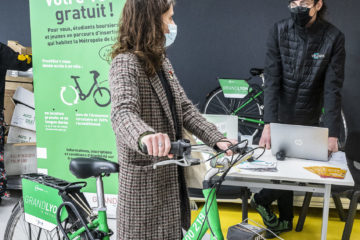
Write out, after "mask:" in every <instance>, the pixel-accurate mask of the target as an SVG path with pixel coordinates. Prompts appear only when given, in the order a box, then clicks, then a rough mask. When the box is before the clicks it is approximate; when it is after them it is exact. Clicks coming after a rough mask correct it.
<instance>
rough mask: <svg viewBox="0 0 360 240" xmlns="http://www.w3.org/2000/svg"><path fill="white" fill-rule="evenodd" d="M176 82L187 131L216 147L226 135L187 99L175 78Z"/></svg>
mask: <svg viewBox="0 0 360 240" xmlns="http://www.w3.org/2000/svg"><path fill="white" fill-rule="evenodd" d="M175 82H176V84H177V88H178V90H179V94H180V98H181V108H182V114H183V126H184V128H185V129H186V130H188V131H189V132H191V133H192V134H194V135H195V136H196V137H198V138H199V139H200V140H201V141H203V142H204V143H205V144H206V145H208V146H211V147H214V146H215V144H216V143H217V142H218V141H219V140H221V139H224V138H225V137H224V135H223V134H222V133H221V132H219V131H218V130H217V128H216V126H215V125H214V124H212V123H210V122H208V121H207V120H206V119H205V118H204V117H203V116H202V115H201V113H200V112H199V110H198V109H197V108H196V107H195V106H194V104H193V103H192V102H191V101H190V99H189V98H188V97H187V95H186V93H185V91H184V89H183V88H182V86H181V85H180V83H179V81H178V80H177V78H176V77H175Z"/></svg>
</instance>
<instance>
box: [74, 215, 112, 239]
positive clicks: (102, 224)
mask: <svg viewBox="0 0 360 240" xmlns="http://www.w3.org/2000/svg"><path fill="white" fill-rule="evenodd" d="M87 227H88V228H89V229H90V230H95V229H98V230H99V231H101V232H103V233H105V234H108V233H110V231H109V227H108V224H107V216H106V211H99V212H98V217H97V218H96V219H95V220H93V221H92V222H91V223H89V224H88V225H87ZM84 232H86V228H85V227H81V228H79V229H78V230H77V231H75V232H74V233H72V234H70V235H68V238H69V239H70V240H73V239H76V238H77V237H79V236H80V235H81V234H83V233H84ZM102 239H103V240H110V237H109V236H106V237H103V238H102Z"/></svg>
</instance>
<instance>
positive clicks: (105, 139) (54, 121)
mask: <svg viewBox="0 0 360 240" xmlns="http://www.w3.org/2000/svg"><path fill="white" fill-rule="evenodd" d="M124 4H125V0H116V1H115V0H30V18H31V39H32V47H33V59H34V62H33V65H34V68H33V70H34V89H35V110H36V135H37V147H38V149H37V150H38V151H37V155H38V168H39V172H41V173H46V174H48V175H51V176H54V177H57V178H61V179H66V180H68V181H75V180H76V179H75V177H74V176H73V175H72V174H71V173H70V172H69V162H70V159H71V158H75V157H90V156H97V157H103V158H105V159H108V160H111V161H115V162H116V161H117V153H116V145H115V135H114V133H113V130H112V127H111V121H110V91H109V82H108V71H109V68H110V60H109V53H110V51H111V47H112V45H113V44H114V42H115V41H116V37H117V31H118V21H119V17H120V14H121V12H122V8H123V6H124ZM88 181H89V184H88V187H86V188H85V189H84V191H86V192H90V193H94V192H95V181H94V179H90V180H88ZM104 185H105V191H106V193H107V194H117V176H116V175H114V176H111V177H109V178H105V179H104Z"/></svg>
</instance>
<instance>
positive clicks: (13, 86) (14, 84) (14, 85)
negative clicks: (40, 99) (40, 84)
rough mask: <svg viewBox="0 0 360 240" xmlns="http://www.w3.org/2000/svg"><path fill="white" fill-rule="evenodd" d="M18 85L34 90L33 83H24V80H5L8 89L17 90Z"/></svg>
mask: <svg viewBox="0 0 360 240" xmlns="http://www.w3.org/2000/svg"><path fill="white" fill-rule="evenodd" d="M18 87H23V88H25V89H27V90H29V91H31V92H34V86H33V84H32V83H24V82H10V81H6V82H5V89H6V90H13V91H16V89H17V88H18Z"/></svg>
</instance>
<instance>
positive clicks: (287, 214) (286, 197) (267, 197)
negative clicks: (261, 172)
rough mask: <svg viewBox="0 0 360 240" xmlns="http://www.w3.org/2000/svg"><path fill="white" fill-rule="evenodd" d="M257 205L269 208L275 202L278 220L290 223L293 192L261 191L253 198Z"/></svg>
mask: <svg viewBox="0 0 360 240" xmlns="http://www.w3.org/2000/svg"><path fill="white" fill-rule="evenodd" d="M254 198H255V201H256V203H257V204H260V205H263V206H270V204H271V203H272V202H274V201H275V200H277V204H278V208H279V215H280V216H279V219H280V220H287V221H292V219H293V218H294V213H293V211H294V209H293V208H294V192H293V191H287V190H275V189H263V190H261V191H260V192H259V193H257V194H255V196H254Z"/></svg>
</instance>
